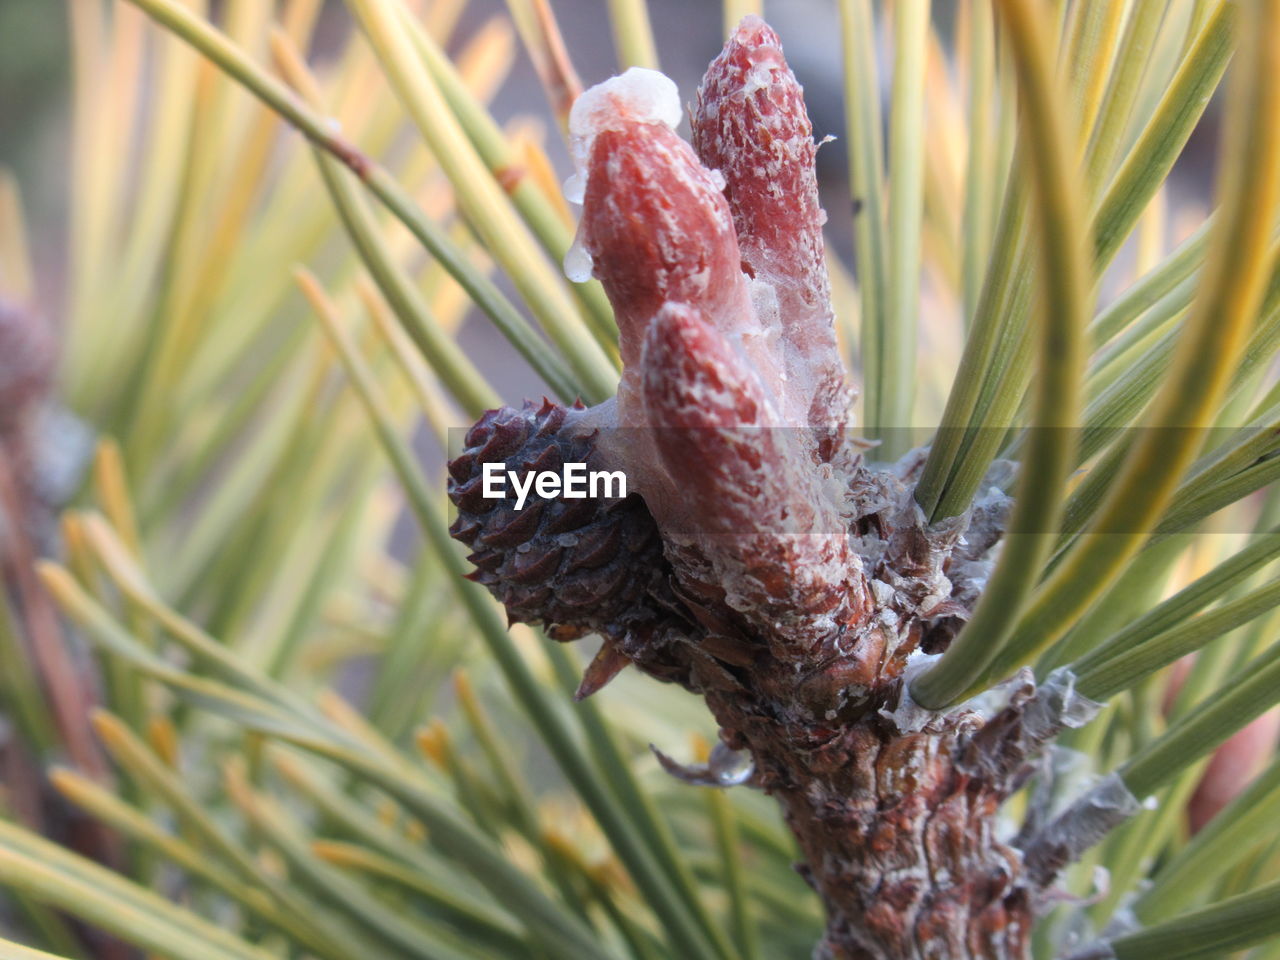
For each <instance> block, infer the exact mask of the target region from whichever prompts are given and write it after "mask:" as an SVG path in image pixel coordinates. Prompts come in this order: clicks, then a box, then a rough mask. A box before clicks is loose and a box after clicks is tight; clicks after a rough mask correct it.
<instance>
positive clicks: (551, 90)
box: [507, 0, 582, 135]
mask: <svg viewBox="0 0 1280 960" xmlns="http://www.w3.org/2000/svg"><path fill="white" fill-rule="evenodd" d="M507 11H508V13H510V14H511V21H512V22H513V23H514V24H515V27H516V32H517V33H518V34H519V35H520V41H521V43H522V44H523V45H524V49H525V52H526V53H527V54H528V55H529V59H530V61H532V63H533V69H534V72H535V73H536V74H537V75H538V80H539V82H540V83H541V84H542V89H543V91H544V92H545V93H546V95H547V100H548V101H549V102H550V104H551V111H552V113H553V114H554V115H555V118H556V122H557V123H558V124H559V125H560V132H561V134H563V135H567V134H568V130H569V109H570V108H571V107H572V106H573V101H574V100H576V99H577V98H578V94H580V93H582V81H581V80H579V79H578V72H577V70H575V69H574V66H573V61H572V60H571V59H570V58H569V51H568V48H567V47H566V46H565V43H564V36H563V35H562V34H561V32H560V25H559V23H557V22H556V17H555V13H554V12H553V11H552V9H551V4H550V3H549V2H548V0H507Z"/></svg>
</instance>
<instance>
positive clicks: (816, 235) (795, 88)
mask: <svg viewBox="0 0 1280 960" xmlns="http://www.w3.org/2000/svg"><path fill="white" fill-rule="evenodd" d="M693 143H694V147H695V148H696V150H697V152H698V156H699V158H700V159H701V160H702V162H703V164H705V165H706V166H707V167H710V168H712V169H715V170H719V171H720V174H721V175H722V176H723V177H724V181H725V196H726V197H727V198H728V201H729V206H730V209H731V210H732V211H733V222H734V226H735V228H736V230H737V235H738V245H739V247H740V248H741V253H742V264H743V268H744V269H745V270H747V272H748V273H749V274H750V275H751V276H752V277H754V278H755V279H756V280H758V281H763V282H765V283H768V284H769V285H770V286H772V288H773V290H774V292H775V294H776V296H777V310H778V314H779V317H780V322H781V325H782V336H783V340H784V342H785V345H786V349H785V356H786V360H785V370H786V374H787V379H788V382H789V384H794V385H796V386H795V387H789V389H804V390H805V391H806V393H807V396H806V397H805V399H806V401H807V402H808V406H807V409H805V410H804V411H803V413H804V414H805V417H806V419H807V420H808V422H810V423H812V424H813V425H815V426H842V425H843V424H844V423H845V421H846V417H847V413H848V407H849V402H850V400H851V392H850V390H849V387H848V385H847V384H846V383H845V377H844V365H843V362H842V361H841V358H840V353H839V350H838V348H837V345H836V338H835V329H834V324H833V316H832V310H831V297H830V289H829V282H828V279H827V267H826V259H825V252H824V246H823V239H822V226H823V224H824V223H825V222H826V219H827V217H826V214H825V213H824V212H823V210H822V207H821V206H820V205H819V202H818V180H817V174H816V171H815V157H816V154H817V145H816V144H815V143H814V140H813V127H812V125H811V124H810V122H809V116H808V113H807V112H806V110H805V105H804V94H803V91H802V89H801V87H800V84H799V83H797V82H796V78H795V75H794V74H793V73H792V72H791V70H790V69H789V68H788V66H787V62H786V60H785V59H784V57H783V55H782V46H781V43H780V41H779V40H778V36H777V34H775V33H774V32H773V30H771V29H770V28H769V26H768V25H767V24H766V23H765V22H764V21H763V20H761V19H760V18H759V17H755V16H748V17H746V18H744V19H743V21H742V23H741V24H740V25H739V26H738V29H737V30H736V31H735V32H734V34H733V36H731V37H730V38H729V42H728V43H727V44H726V45H725V48H724V50H723V51H722V52H721V53H720V56H718V57H717V58H716V59H715V60H713V61H712V63H711V66H710V67H708V69H707V73H706V76H705V77H704V78H703V81H702V86H701V87H700V88H699V90H698V99H697V104H696V106H695V109H694V112H693Z"/></svg>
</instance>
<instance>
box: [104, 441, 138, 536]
mask: <svg viewBox="0 0 1280 960" xmlns="http://www.w3.org/2000/svg"><path fill="white" fill-rule="evenodd" d="M93 482H94V488H95V492H96V493H97V496H98V502H99V503H100V504H101V505H102V509H103V512H104V513H105V514H106V515H107V518H108V519H109V520H110V521H111V525H112V526H113V527H115V528H116V531H117V532H118V533H119V534H120V539H121V540H122V541H123V542H124V544H125V545H126V546H127V547H128V548H129V552H130V553H132V554H133V555H134V556H135V557H138V558H141V557H142V539H141V535H140V534H139V532H138V518H137V514H136V512H135V511H134V507H133V500H132V498H131V496H130V494H129V480H128V477H127V476H126V474H125V466H124V457H123V455H122V454H121V452H120V445H119V444H118V443H116V442H115V440H113V439H112V438H110V437H104V438H103V439H102V440H100V441H99V442H98V449H97V451H96V453H95V455H94V458H93Z"/></svg>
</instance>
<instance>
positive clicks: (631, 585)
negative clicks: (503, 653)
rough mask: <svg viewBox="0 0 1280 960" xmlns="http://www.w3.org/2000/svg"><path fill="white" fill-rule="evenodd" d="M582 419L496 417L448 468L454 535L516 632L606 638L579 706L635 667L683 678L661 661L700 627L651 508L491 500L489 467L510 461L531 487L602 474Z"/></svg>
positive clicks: (627, 502) (507, 488) (550, 414)
mask: <svg viewBox="0 0 1280 960" xmlns="http://www.w3.org/2000/svg"><path fill="white" fill-rule="evenodd" d="M581 409H582V407H581V405H580V404H579V405H577V406H576V407H575V408H574V409H572V410H569V409H566V408H565V407H562V406H560V405H558V404H554V403H551V402H550V401H546V400H544V401H543V403H542V404H541V405H540V406H538V405H535V404H533V403H526V404H525V405H524V408H523V409H521V410H514V409H512V408H511V407H503V408H501V409H498V410H490V411H489V412H487V413H486V414H485V415H484V416H483V417H482V418H481V419H480V421H479V422H478V423H476V425H475V426H473V427H472V428H471V429H470V430H469V431H467V435H466V438H465V440H464V441H463V451H462V453H461V454H460V455H459V456H458V457H457V458H455V459H454V460H452V461H450V463H449V474H450V477H449V498H450V500H452V501H453V503H454V505H455V506H456V507H457V508H458V518H457V520H456V521H455V522H454V524H453V526H452V527H451V528H450V531H449V532H450V533H451V534H452V535H453V537H454V539H456V540H459V541H461V542H462V543H464V544H466V545H467V546H468V547H470V548H471V549H472V550H473V551H474V552H473V553H472V554H471V556H470V557H469V558H468V559H469V560H470V561H471V562H472V563H474V564H475V566H476V570H475V572H474V573H472V574H470V578H471V579H472V580H473V581H475V582H476V583H479V584H481V585H483V586H484V587H486V588H487V589H488V590H489V591H490V592H491V593H492V594H493V595H494V596H495V597H497V598H498V600H500V601H501V602H502V604H503V606H504V607H506V610H507V615H508V617H509V618H510V620H511V621H512V622H513V623H530V624H537V623H541V624H545V625H546V626H547V627H548V628H549V632H550V634H551V636H553V637H554V638H555V639H557V640H573V639H577V638H579V637H583V636H586V635H587V634H589V633H598V634H600V635H601V636H602V637H604V638H605V646H604V647H603V648H602V650H601V653H600V655H599V656H598V657H597V658H596V662H595V664H593V666H592V668H591V669H590V670H588V673H587V677H586V678H585V679H584V681H583V686H582V688H581V689H580V691H579V695H580V696H586V695H588V694H590V693H592V692H594V691H595V690H597V689H599V687H601V686H603V685H604V683H606V682H607V681H608V680H610V679H612V677H613V676H614V675H616V674H617V672H618V671H619V670H621V669H622V667H624V666H625V665H626V664H627V662H628V661H629V660H631V659H636V658H638V657H643V658H644V659H646V661H650V660H651V661H652V663H649V662H646V668H653V669H657V670H658V672H659V673H660V674H664V673H669V674H670V678H671V679H673V680H677V679H680V674H681V672H682V671H681V669H680V667H679V665H678V663H677V661H676V660H671V661H670V662H669V663H664V662H663V661H664V660H668V659H670V658H667V657H664V656H663V651H664V650H665V649H666V648H667V647H669V646H670V645H671V644H674V643H676V642H678V641H679V640H680V639H681V638H683V637H684V636H686V635H688V634H689V632H690V630H691V625H690V624H689V623H688V621H687V620H686V619H685V618H684V617H683V616H681V615H680V613H679V609H680V608H679V602H678V601H677V600H676V598H675V596H674V594H673V593H672V590H671V586H670V582H669V580H670V575H671V568H670V565H669V564H668V563H667V561H666V559H665V558H664V556H663V553H662V538H661V536H660V535H659V533H658V527H657V525H656V524H655V523H654V520H653V517H652V516H651V515H650V514H649V511H648V509H647V508H646V507H645V505H644V501H643V500H641V499H640V498H639V497H638V496H636V495H634V494H632V495H630V496H626V497H619V498H608V497H591V496H587V497H582V498H567V497H560V496H557V497H552V498H546V497H540V496H538V494H537V492H536V490H535V489H533V488H532V487H530V488H529V489H528V490H527V497H526V498H525V499H524V501H523V503H521V502H520V498H519V495H518V494H517V492H516V491H515V490H514V489H513V484H511V483H505V484H504V486H503V488H502V489H503V490H504V492H505V496H504V497H503V498H501V499H495V498H490V497H486V496H485V495H484V494H485V479H486V478H485V476H484V472H483V471H484V464H486V463H501V464H502V467H503V469H502V471H501V474H500V475H501V476H502V477H504V478H505V477H507V476H508V474H507V472H508V471H510V472H511V473H514V474H515V475H516V476H517V477H520V478H524V477H526V476H529V475H536V474H538V473H541V472H543V471H555V472H559V471H561V470H562V468H563V466H564V465H565V464H567V463H582V464H587V465H591V464H593V463H594V462H595V460H596V459H597V458H596V456H595V441H596V437H597V431H596V430H595V429H593V428H592V427H591V426H590V425H586V424H583V423H582V422H581V415H580V413H579V412H578V411H580V410H581ZM642 651H643V652H642Z"/></svg>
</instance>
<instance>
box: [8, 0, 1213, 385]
mask: <svg viewBox="0 0 1280 960" xmlns="http://www.w3.org/2000/svg"><path fill="white" fill-rule="evenodd" d="M70 2H96V0H70ZM1185 2H1186V3H1187V4H1188V5H1190V3H1191V2H1192V0H1185ZM649 6H650V9H651V10H652V15H653V23H654V29H655V32H656V33H657V34H658V35H659V37H660V38H661V49H660V51H659V52H660V56H661V59H662V67H663V70H664V71H665V72H666V73H667V74H668V75H670V76H671V77H672V78H673V79H674V80H675V81H676V83H677V85H678V86H679V88H680V92H681V96H682V97H683V98H684V99H685V100H686V102H687V101H688V100H689V99H690V98H691V97H692V96H693V93H694V91H695V90H696V88H697V84H698V81H699V80H700V78H701V76H702V72H703V70H704V69H705V68H706V64H707V62H708V61H709V60H710V58H711V57H712V56H714V55H715V53H716V52H717V51H718V50H719V48H720V46H721V44H722V42H723V36H722V26H721V4H720V3H719V2H718V0H651V2H650V4H649ZM1175 6H1176V5H1175ZM211 7H212V10H213V11H214V13H215V14H216V13H217V11H218V10H219V8H220V7H221V3H219V2H215V3H213V4H212V5H211ZM552 7H553V8H554V10H555V12H556V14H557V16H558V18H559V21H560V25H561V27H562V28H563V30H564V33H565V38H566V41H567V45H568V48H569V50H570V53H571V56H572V59H573V62H574V64H575V66H576V67H577V69H578V71H579V73H580V75H581V77H582V80H583V83H584V84H586V85H588V86H589V85H591V84H592V83H596V82H599V81H600V80H603V79H605V78H606V77H608V76H610V75H612V74H613V73H615V72H616V71H617V62H618V61H617V56H616V54H615V51H614V47H613V42H612V38H611V33H610V28H609V22H608V13H607V7H606V4H605V3H603V2H602V0H554V2H553V3H552ZM953 8H954V4H953V3H951V2H949V0H947V2H937V3H935V4H934V17H935V22H936V23H937V24H938V25H939V27H940V34H941V35H942V36H943V37H945V38H946V39H947V40H948V41H949V42H950V41H951V40H953V37H952V31H953V28H954V9H953ZM66 10H67V8H66V4H64V3H58V2H50V0H0V166H6V167H9V168H10V169H12V170H14V171H16V173H17V175H18V179H19V182H20V184H21V186H22V189H23V194H24V202H25V203H26V204H27V207H28V213H29V218H30V220H31V222H32V230H31V233H32V238H31V239H32V243H33V247H34V251H33V253H34V257H35V259H36V262H37V267H38V275H39V282H40V286H41V292H42V294H43V297H42V299H43V301H44V303H45V304H46V305H47V306H48V307H49V308H51V312H52V313H54V314H55V315H56V314H57V312H58V309H59V305H60V301H61V297H60V289H61V284H60V282H59V278H60V277H61V276H62V272H63V269H64V268H65V256H64V252H65V250H66V243H65V242H64V241H65V230H66V208H67V203H68V196H69V192H68V187H69V176H68V171H67V169H66V167H65V163H66V157H67V156H68V149H69V147H68V142H67V141H68V136H69V115H68V110H69V91H70V87H69V83H70V77H69V66H68V64H69V62H70V58H69V48H70V43H71V38H70V36H69V30H68V25H67V16H66ZM504 13H505V5H504V3H503V2H502V0H470V2H468V3H467V4H466V9H465V12H464V14H463V16H462V19H461V21H460V24H459V29H458V30H457V32H456V33H455V35H454V40H453V42H452V44H451V47H452V48H453V49H458V48H461V47H463V46H465V43H466V41H467V39H468V38H469V37H471V36H472V35H474V33H475V31H476V30H477V29H478V28H479V27H480V26H481V25H483V24H484V23H485V22H487V21H488V20H490V19H491V18H493V17H494V16H499V15H503V14H504ZM766 16H767V18H768V19H769V21H770V23H771V24H772V25H773V27H774V28H775V29H776V30H777V31H778V32H779V34H780V35H781V36H782V38H783V42H784V44H785V45H786V51H787V58H788V61H789V63H790V64H791V67H792V69H793V70H794V72H795V73H796V75H797V77H798V78H799V79H800V81H801V83H802V84H803V85H804V88H805V97H806V102H807V104H808V107H809V113H810V116H811V118H812V120H813V126H814V132H815V135H816V136H817V137H818V138H819V139H821V138H822V137H825V136H832V137H833V138H834V139H833V140H832V141H831V142H829V143H827V144H825V145H824V146H823V147H822V149H821V150H819V152H818V164H819V175H820V177H821V180H822V190H823V196H824V198H840V197H845V196H847V195H848V193H849V190H848V154H847V149H846V144H845V137H844V114H843V109H844V108H843V104H842V99H841V97H842V92H841V82H842V81H841V51H840V36H839V29H838V23H837V17H836V10H835V4H834V2H833V0H786V2H785V3H782V2H776V3H773V4H767V5H766ZM350 29H351V26H350V19H349V17H348V15H347V14H346V12H345V10H343V8H342V4H341V2H340V0H329V2H327V3H326V4H325V8H324V13H323V15H322V19H321V23H320V27H319V29H318V31H317V40H316V45H315V50H316V58H315V59H317V60H318V61H319V62H323V60H324V55H325V52H326V51H327V50H328V51H332V50H336V49H338V48H339V47H340V45H341V43H342V41H343V39H344V37H345V35H346V33H347V31H349V30H350ZM879 46H880V54H881V61H882V64H883V73H884V74H885V76H884V86H885V95H886V99H887V87H888V74H889V70H890V69H891V66H892V64H891V56H890V51H889V49H888V45H887V43H886V42H885V38H883V37H882V38H880V44H879ZM492 106H493V113H494V116H495V117H496V118H497V119H498V120H499V121H500V122H504V123H505V122H506V121H508V120H510V119H511V118H513V117H517V116H520V115H532V116H536V117H545V116H546V114H547V105H546V100H545V98H544V96H543V93H542V90H541V87H540V86H539V83H538V80H537V77H536V74H535V73H534V71H533V69H532V66H531V64H530V63H529V60H528V58H527V56H526V55H525V53H524V51H523V50H522V49H521V48H520V47H519V46H518V45H517V47H516V53H515V59H514V62H513V63H512V65H511V69H510V74H509V77H508V79H507V81H506V82H505V83H504V84H503V86H502V88H501V90H500V91H499V92H498V94H497V96H496V97H495V98H494V100H493V104H492ZM1218 118H1219V111H1218V109H1217V108H1216V105H1215V106H1214V107H1212V108H1211V109H1210V110H1209V111H1208V112H1207V113H1206V115H1205V119H1204V121H1203V122H1202V123H1201V126H1200V129H1199V130H1198V131H1197V133H1196V135H1195V136H1194V137H1193V138H1192V140H1191V142H1190V144H1189V145H1188V147H1187V150H1186V151H1185V153H1184V155H1183V156H1182V158H1181V159H1180V160H1179V162H1178V165H1177V167H1176V168H1175V170H1174V173H1173V175H1172V177H1171V179H1170V191H1169V201H1170V208H1171V213H1170V216H1169V217H1168V227H1167V230H1168V234H1169V236H1168V239H1169V240H1170V241H1171V242H1176V241H1178V240H1180V239H1181V238H1182V236H1185V234H1186V233H1187V232H1189V229H1190V227H1191V226H1194V225H1195V224H1196V223H1198V222H1199V220H1200V219H1201V217H1202V216H1203V214H1204V210H1205V209H1206V207H1207V205H1208V201H1209V192H1210V187H1211V184H1212V182H1213V160H1214V157H1213V153H1214V151H1213V144H1214V142H1215V140H1216V135H1217V126H1218ZM685 132H686V133H687V131H685ZM546 145H547V148H548V152H549V154H550V155H551V157H552V159H553V160H554V161H555V163H556V165H557V169H558V170H559V171H560V172H561V173H567V170H568V160H567V155H566V153H565V151H564V149H563V146H562V144H561V143H560V141H559V138H557V137H555V136H549V137H548V138H547V140H546ZM963 159H964V158H963V157H961V156H956V157H946V158H943V163H945V164H946V165H949V166H950V167H952V168H954V169H956V170H959V169H962V165H963ZM826 205H827V208H828V209H827V212H828V215H829V217H830V219H829V221H828V226H827V231H828V242H829V243H830V244H831V246H832V249H833V251H834V252H835V253H836V254H837V255H838V256H839V257H840V259H841V261H842V262H843V263H846V264H849V263H851V260H852V257H851V246H852V242H853V241H852V229H851V223H852V218H851V216H848V215H846V214H847V213H848V211H844V210H841V209H839V205H840V201H834V202H833V201H832V200H829V199H828V200H826ZM1128 269H1129V267H1128V260H1127V258H1126V257H1121V258H1120V260H1119V263H1118V265H1117V272H1119V273H1120V274H1126V273H1127V272H1128ZM1106 293H1107V291H1104V297H1105V295H1106ZM942 309H946V305H945V304H944V305H942ZM464 343H465V344H466V345H467V346H468V348H469V349H471V350H475V351H479V353H480V355H481V356H482V357H483V358H484V360H485V366H486V368H488V369H493V370H494V371H495V373H496V374H497V377H496V380H497V382H498V383H501V384H507V385H509V389H506V388H504V391H503V392H504V395H505V397H506V399H507V400H509V401H517V400H519V399H521V398H522V397H523V396H524V394H525V393H527V392H529V391H532V390H534V389H536V384H535V382H534V381H533V379H532V378H531V377H530V376H529V375H528V371H527V366H526V365H525V364H523V363H521V362H519V361H518V359H516V358H514V356H513V355H512V354H511V352H510V350H509V348H508V347H507V345H506V343H505V341H503V340H502V339H501V338H500V337H499V336H498V335H497V334H496V332H494V331H493V330H492V328H491V327H490V326H489V325H488V324H471V325H470V328H469V329H468V331H467V332H466V334H464Z"/></svg>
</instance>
